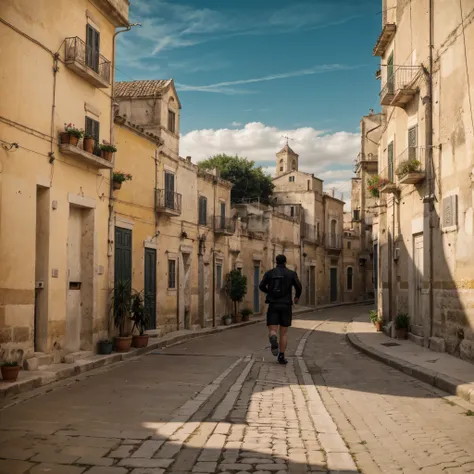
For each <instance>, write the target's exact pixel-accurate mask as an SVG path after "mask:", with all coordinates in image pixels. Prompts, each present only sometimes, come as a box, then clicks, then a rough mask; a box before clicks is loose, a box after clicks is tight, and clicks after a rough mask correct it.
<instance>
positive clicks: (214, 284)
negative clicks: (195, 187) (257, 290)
mask: <svg viewBox="0 0 474 474" xmlns="http://www.w3.org/2000/svg"><path fill="white" fill-rule="evenodd" d="M212 184H213V186H212V188H213V192H214V222H213V223H212V224H213V225H214V226H215V221H216V187H217V176H216V177H215V178H214V179H213V180H212ZM224 225H225V223H224ZM212 326H213V327H215V326H216V234H215V233H214V237H213V239H212Z"/></svg>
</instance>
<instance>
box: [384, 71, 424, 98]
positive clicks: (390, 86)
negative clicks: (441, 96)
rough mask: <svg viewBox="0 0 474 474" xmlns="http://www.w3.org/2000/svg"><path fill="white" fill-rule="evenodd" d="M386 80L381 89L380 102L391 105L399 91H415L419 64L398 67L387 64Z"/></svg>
mask: <svg viewBox="0 0 474 474" xmlns="http://www.w3.org/2000/svg"><path fill="white" fill-rule="evenodd" d="M385 69H386V74H385V79H384V80H385V82H384V83H383V87H382V90H381V91H380V103H381V104H382V105H391V104H392V101H393V99H394V98H395V95H396V94H397V92H399V91H402V90H403V91H414V89H415V87H414V82H415V79H416V77H417V75H418V72H419V71H420V67H419V66H400V67H398V68H396V69H393V67H389V66H385Z"/></svg>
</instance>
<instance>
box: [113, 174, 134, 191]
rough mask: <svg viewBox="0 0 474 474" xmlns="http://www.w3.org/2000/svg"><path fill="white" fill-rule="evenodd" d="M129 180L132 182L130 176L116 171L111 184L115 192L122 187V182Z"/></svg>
mask: <svg viewBox="0 0 474 474" xmlns="http://www.w3.org/2000/svg"><path fill="white" fill-rule="evenodd" d="M131 180H132V175H131V174H127V173H123V172H122V171H116V172H115V171H114V176H113V180H112V183H113V186H114V189H115V190H117V189H120V188H121V187H122V183H123V182H125V181H131Z"/></svg>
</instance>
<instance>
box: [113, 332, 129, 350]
mask: <svg viewBox="0 0 474 474" xmlns="http://www.w3.org/2000/svg"><path fill="white" fill-rule="evenodd" d="M131 345H132V336H125V337H118V336H117V337H115V350H116V351H117V352H128V351H129V350H130V347H131Z"/></svg>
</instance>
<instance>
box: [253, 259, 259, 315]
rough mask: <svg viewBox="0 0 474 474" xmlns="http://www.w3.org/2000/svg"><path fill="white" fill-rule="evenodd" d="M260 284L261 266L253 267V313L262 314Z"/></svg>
mask: <svg viewBox="0 0 474 474" xmlns="http://www.w3.org/2000/svg"><path fill="white" fill-rule="evenodd" d="M259 283H260V265H255V266H254V267H253V312H254V313H260V290H259V289H258V285H259Z"/></svg>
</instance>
